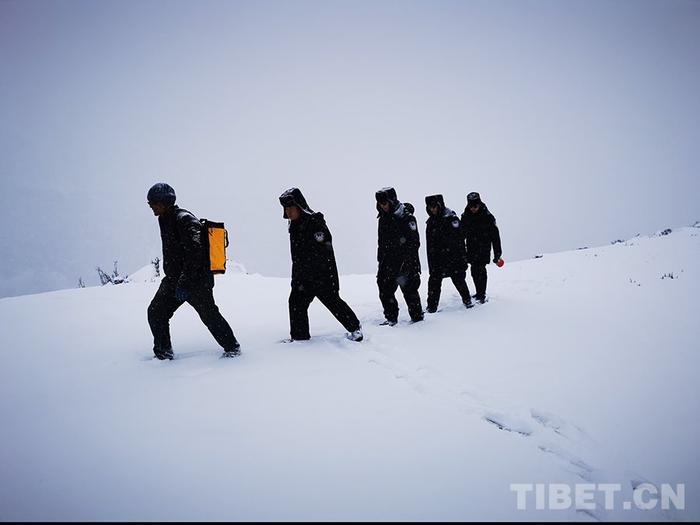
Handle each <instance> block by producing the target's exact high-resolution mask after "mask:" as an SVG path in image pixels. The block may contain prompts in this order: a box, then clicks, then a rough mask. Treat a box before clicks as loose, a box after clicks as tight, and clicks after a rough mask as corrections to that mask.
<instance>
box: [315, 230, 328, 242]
mask: <svg viewBox="0 0 700 525" xmlns="http://www.w3.org/2000/svg"><path fill="white" fill-rule="evenodd" d="M325 238H326V236H325V235H324V234H323V232H316V233H314V239H316V241H318V242H323V241H324V240H325Z"/></svg>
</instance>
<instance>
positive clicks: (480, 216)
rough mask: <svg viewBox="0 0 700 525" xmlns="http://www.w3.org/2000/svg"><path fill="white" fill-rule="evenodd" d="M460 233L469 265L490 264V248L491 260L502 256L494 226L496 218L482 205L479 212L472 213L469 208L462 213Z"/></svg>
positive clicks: (496, 230)
mask: <svg viewBox="0 0 700 525" xmlns="http://www.w3.org/2000/svg"><path fill="white" fill-rule="evenodd" d="M461 222H462V231H463V232H464V236H465V238H466V243H467V261H468V262H469V263H470V264H479V265H482V264H483V265H486V264H488V263H490V262H491V246H492V245H493V258H494V259H498V258H500V257H501V255H502V253H503V252H502V251H501V236H500V234H499V232H498V226H496V218H495V217H494V216H493V215H491V212H490V211H489V210H488V208H487V207H486V205H485V204H484V203H481V205H480V207H479V211H478V212H476V213H472V212H471V211H469V208H465V209H464V213H462V221H461Z"/></svg>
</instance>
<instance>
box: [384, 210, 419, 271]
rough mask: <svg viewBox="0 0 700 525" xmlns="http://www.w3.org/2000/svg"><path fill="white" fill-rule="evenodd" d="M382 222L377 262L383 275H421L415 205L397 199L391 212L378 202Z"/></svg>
mask: <svg viewBox="0 0 700 525" xmlns="http://www.w3.org/2000/svg"><path fill="white" fill-rule="evenodd" d="M377 210H378V211H379V215H378V217H379V225H378V236H377V244H378V246H377V262H378V263H379V270H378V274H377V275H378V276H379V277H391V278H393V277H397V276H398V275H406V276H409V277H410V276H415V275H418V274H420V271H421V268H420V258H419V257H418V248H419V247H420V238H419V234H418V225H417V223H416V218H415V217H414V216H413V211H414V208H413V205H412V204H410V203H408V202H406V203H401V202H398V201H397V202H396V203H394V205H393V208H392V210H391V211H389V212H388V213H385V212H384V211H383V210H382V209H381V208H380V207H379V204H377Z"/></svg>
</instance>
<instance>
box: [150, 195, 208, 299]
mask: <svg viewBox="0 0 700 525" xmlns="http://www.w3.org/2000/svg"><path fill="white" fill-rule="evenodd" d="M158 225H159V226H160V238H161V240H162V242H163V273H164V274H165V276H166V278H167V279H168V280H171V281H174V282H177V285H178V286H181V287H183V288H185V289H192V288H193V287H197V286H210V287H211V286H214V276H213V275H212V273H211V272H210V271H209V267H208V261H207V258H206V254H205V247H204V244H203V242H204V239H202V223H201V222H199V219H198V218H197V217H195V216H194V215H193V214H192V213H191V212H189V211H187V210H185V209H182V208H180V207H179V206H177V205H173V206H172V207H171V208H170V209H168V211H167V212H166V213H165V214H164V215H161V216H160V217H158Z"/></svg>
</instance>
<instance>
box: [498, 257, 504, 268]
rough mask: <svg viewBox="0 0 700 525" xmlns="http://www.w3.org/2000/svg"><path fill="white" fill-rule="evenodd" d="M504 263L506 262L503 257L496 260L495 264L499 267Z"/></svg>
mask: <svg viewBox="0 0 700 525" xmlns="http://www.w3.org/2000/svg"><path fill="white" fill-rule="evenodd" d="M505 263H506V262H505V261H504V260H503V259H498V262H497V263H496V266H498V267H499V268H501V267H503V265H504V264H505Z"/></svg>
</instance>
